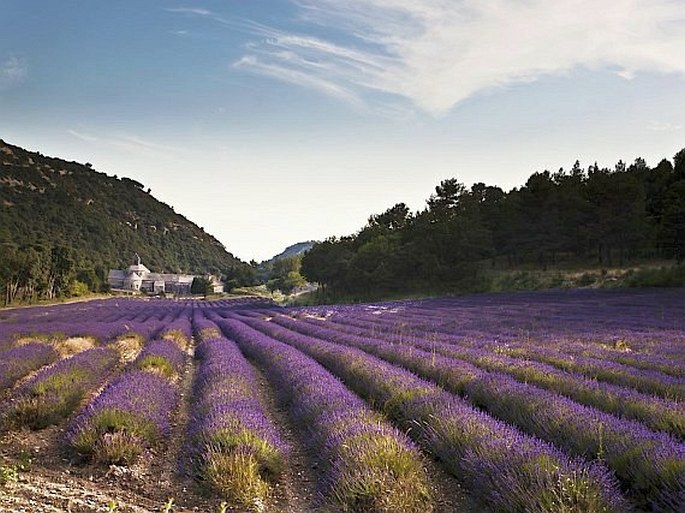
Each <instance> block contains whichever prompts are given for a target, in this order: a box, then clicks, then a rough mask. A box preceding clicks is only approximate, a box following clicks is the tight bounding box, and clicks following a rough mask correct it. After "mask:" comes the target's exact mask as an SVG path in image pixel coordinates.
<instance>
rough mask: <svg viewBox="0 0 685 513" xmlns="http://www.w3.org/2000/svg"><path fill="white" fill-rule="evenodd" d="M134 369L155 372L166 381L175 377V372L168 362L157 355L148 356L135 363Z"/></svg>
mask: <svg viewBox="0 0 685 513" xmlns="http://www.w3.org/2000/svg"><path fill="white" fill-rule="evenodd" d="M136 368H138V369H140V370H143V371H146V372H156V373H159V374H161V375H162V376H164V377H165V378H167V379H172V378H174V377H176V370H175V369H174V366H173V365H171V363H170V362H169V360H167V359H166V358H164V357H163V356H160V355H157V354H149V355H147V356H146V357H144V358H142V359H141V360H140V361H139V362H137V363H136Z"/></svg>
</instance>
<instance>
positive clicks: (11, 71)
mask: <svg viewBox="0 0 685 513" xmlns="http://www.w3.org/2000/svg"><path fill="white" fill-rule="evenodd" d="M27 72H28V67H27V66H26V63H25V62H24V61H23V60H22V59H19V58H17V57H14V56H10V57H8V58H7V59H5V60H4V61H2V62H0V90H2V89H8V88H10V87H11V86H13V85H15V84H18V83H20V82H22V81H23V80H24V78H26V74H27Z"/></svg>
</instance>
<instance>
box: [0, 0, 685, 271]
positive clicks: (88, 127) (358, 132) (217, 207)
mask: <svg viewBox="0 0 685 513" xmlns="http://www.w3.org/2000/svg"><path fill="white" fill-rule="evenodd" d="M0 138H2V139H3V140H5V141H6V142H8V143H10V144H15V145H19V146H21V147H24V148H26V149H28V150H32V151H39V152H41V153H43V154H45V155H50V156H54V157H60V158H64V159H67V160H75V161H78V162H84V163H85V162H90V163H92V165H93V167H94V168H95V169H97V170H98V171H101V172H105V173H107V174H110V175H117V176H120V177H122V176H127V177H131V178H134V179H136V180H137V181H139V182H141V183H143V184H144V185H145V187H146V188H147V187H149V188H151V189H152V194H153V195H154V196H155V197H156V198H158V199H160V200H161V201H164V202H165V203H167V204H169V205H171V206H173V207H174V209H175V211H176V212H179V213H181V214H183V215H184V216H185V217H187V218H188V219H190V220H192V221H193V222H195V223H197V224H198V225H200V226H202V227H203V228H204V229H205V230H206V231H208V232H209V233H211V234H212V235H214V236H215V237H217V238H218V239H219V240H220V241H221V242H222V243H223V244H224V245H225V246H226V248H227V249H228V250H229V251H230V252H232V253H233V254H234V255H236V256H238V257H239V258H241V259H243V260H246V261H248V260H251V259H255V260H257V261H261V260H265V259H268V258H270V257H271V256H273V255H275V254H277V253H279V252H280V251H282V250H283V249H284V248H285V247H286V246H288V245H290V244H293V243H296V242H299V241H304V240H312V239H313V240H322V239H325V238H327V237H329V236H333V235H337V236H340V235H348V234H352V233H354V232H356V231H357V230H359V229H360V228H362V226H363V225H364V224H365V223H366V221H367V219H368V217H369V216H370V215H371V214H375V213H381V212H383V211H385V210H386V209H388V208H390V207H391V206H393V205H394V204H396V203H399V202H404V203H406V204H407V205H408V206H409V207H410V208H411V209H412V210H420V209H422V208H424V206H425V201H426V199H427V198H428V197H429V196H430V194H431V193H432V192H433V191H434V188H435V186H436V185H437V184H439V183H440V181H441V180H443V179H446V178H451V177H455V178H457V179H458V180H459V181H460V182H462V183H464V184H465V185H467V186H470V185H471V184H473V183H475V182H484V183H486V184H488V185H497V186H500V187H502V188H503V189H505V190H510V189H511V188H513V187H518V186H521V185H523V184H524V183H525V181H526V179H527V178H528V177H529V176H530V175H531V174H532V173H534V172H536V171H543V170H545V169H548V170H550V171H557V170H558V169H559V168H561V167H564V168H565V169H570V167H571V166H572V165H573V163H574V162H575V161H576V159H578V160H580V162H581V165H582V166H583V167H587V166H588V165H590V164H593V163H595V162H597V163H598V164H599V165H600V166H606V167H613V166H614V165H615V164H616V162H618V160H620V159H622V160H623V161H626V162H629V163H630V162H632V161H633V160H634V159H635V158H637V157H642V158H644V159H646V161H647V163H648V164H649V165H652V166H653V165H656V164H657V163H658V162H659V161H660V160H661V159H663V158H668V159H671V158H672V157H673V155H674V154H675V153H676V152H677V151H679V150H680V149H682V148H684V147H685V0H557V1H549V0H221V1H220V0H205V1H191V0H186V1H182V0H118V1H116V2H112V1H108V0H61V1H59V2H55V1H49V0H40V1H39V0H0Z"/></svg>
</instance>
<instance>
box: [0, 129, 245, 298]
mask: <svg viewBox="0 0 685 513" xmlns="http://www.w3.org/2000/svg"><path fill="white" fill-rule="evenodd" d="M135 253H138V254H140V255H141V256H142V257H143V259H144V261H145V263H146V265H148V266H149V267H150V268H151V269H154V270H155V271H160V272H188V273H217V274H218V273H223V272H226V270H228V269H236V268H240V267H241V266H244V265H246V264H243V263H242V262H241V261H240V260H238V259H236V258H235V257H234V256H233V255H232V254H231V253H229V252H227V251H226V249H225V248H224V246H223V245H222V244H221V243H220V242H219V241H218V240H216V239H215V238H214V237H212V236H211V235H209V234H208V233H206V232H205V231H204V230H203V229H202V228H200V227H198V226H197V225H195V224H194V223H192V222H190V221H189V220H188V219H186V218H185V217H183V216H182V215H180V214H178V213H176V212H174V210H173V208H172V207H170V206H169V205H167V204H165V203H162V202H160V201H158V200H157V199H155V198H154V197H153V196H152V195H151V194H150V190H149V189H147V190H146V189H145V186H144V185H143V184H141V183H139V182H137V181H135V180H132V179H130V178H123V177H122V178H118V177H117V176H108V175H106V174H104V173H100V172H97V171H95V170H94V169H92V167H91V165H90V164H79V163H76V162H67V161H65V160H62V159H58V158H51V157H46V156H44V155H42V154H40V153H36V152H30V151H27V150H24V149H22V148H19V147H17V146H12V145H10V144H7V143H5V142H4V141H2V140H0V257H1V258H0V262H2V264H1V265H0V267H2V269H0V286H4V287H3V288H4V289H5V292H6V299H7V298H8V297H9V296H11V295H12V292H13V289H24V292H25V295H29V296H40V295H46V296H48V297H53V296H55V295H65V294H66V293H67V291H66V290H64V289H65V288H66V287H67V285H68V284H67V283H66V282H68V281H69V279H67V277H65V276H64V274H65V273H66V271H69V272H68V273H67V274H70V276H69V278H70V279H71V281H72V282H73V280H75V279H77V278H78V281H80V282H81V283H82V284H85V285H86V286H87V287H88V288H90V289H91V290H97V289H98V288H100V287H101V285H102V283H103V281H104V280H105V276H106V273H107V270H108V269H109V268H121V267H123V266H126V265H128V264H129V263H130V262H129V261H130V259H131V257H132V256H133V255H134V254H135ZM60 267H62V269H60ZM27 275H28V278H27ZM55 282H57V283H55ZM60 282H61V283H60ZM82 288H83V287H82ZM14 292H16V293H17V294H18V293H19V290H14ZM66 295H69V294H66Z"/></svg>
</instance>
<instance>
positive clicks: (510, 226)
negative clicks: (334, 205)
mask: <svg viewBox="0 0 685 513" xmlns="http://www.w3.org/2000/svg"><path fill="white" fill-rule="evenodd" d="M645 259H652V260H657V259H658V260H664V259H665V260H672V261H673V262H681V261H682V260H683V259H685V150H681V151H680V152H678V153H677V154H676V155H675V157H674V159H673V162H670V161H669V160H667V159H664V160H662V161H661V162H660V163H659V164H658V165H657V166H656V167H654V168H650V167H649V166H647V164H646V163H645V161H644V160H643V159H641V158H638V159H636V160H635V161H634V162H633V163H632V164H630V165H626V164H625V163H623V162H618V163H617V164H616V166H615V167H614V169H607V168H599V167H598V166H597V165H596V164H595V165H592V166H590V167H589V168H587V169H583V168H582V167H581V166H580V163H578V162H576V164H575V165H574V166H573V167H572V168H571V169H570V170H564V169H560V170H559V171H557V172H555V173H551V172H549V171H544V172H538V173H534V174H533V175H532V176H530V178H529V179H528V181H527V182H526V184H525V185H524V186H522V187H520V188H515V189H513V190H511V191H509V192H505V191H503V190H502V189H501V188H499V187H494V186H488V185H485V184H484V183H477V184H474V185H473V186H472V187H471V188H470V189H469V188H467V187H465V186H464V185H463V184H462V183H460V182H459V181H458V180H457V179H448V180H444V181H442V182H441V183H440V185H438V186H437V187H436V188H435V193H434V194H433V195H431V197H430V198H429V199H428V200H427V204H426V207H425V208H424V209H423V210H422V211H420V212H416V213H412V212H410V211H409V209H408V208H407V206H406V205H405V204H403V203H398V204H397V205H395V206H394V207H392V208H390V209H388V210H387V211H386V212H383V213H382V214H378V215H373V216H371V217H370V218H369V221H368V224H367V225H366V226H365V227H363V228H362V229H361V230H360V231H359V232H358V233H356V234H355V235H352V236H347V237H341V238H331V239H329V240H327V241H324V242H322V243H319V244H316V245H315V246H314V248H313V249H312V250H310V251H309V252H308V253H307V254H306V255H305V256H304V258H303V262H302V272H303V274H304V275H305V276H306V277H307V278H308V279H309V280H312V281H317V282H319V283H321V284H323V285H324V286H325V287H327V288H328V289H329V290H332V291H335V292H336V293H338V294H343V295H344V294H352V295H355V296H356V297H369V295H374V294H377V293H378V292H391V293H393V292H394V293H405V292H411V291H426V290H431V291H450V290H458V289H460V288H461V289H462V290H463V289H469V288H470V289H471V290H474V289H477V288H478V281H479V279H480V277H479V275H481V274H482V271H483V270H484V269H488V268H495V267H498V268H503V269H507V268H508V269H517V268H519V269H520V268H522V267H523V266H527V267H528V268H537V269H547V268H549V267H550V266H555V265H557V264H558V263H559V262H569V261H572V262H575V263H576V264H578V265H583V263H585V264H587V265H588V266H596V267H610V266H621V265H625V264H626V263H629V262H631V261H633V262H634V261H638V260H642V261H644V260H645Z"/></svg>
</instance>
